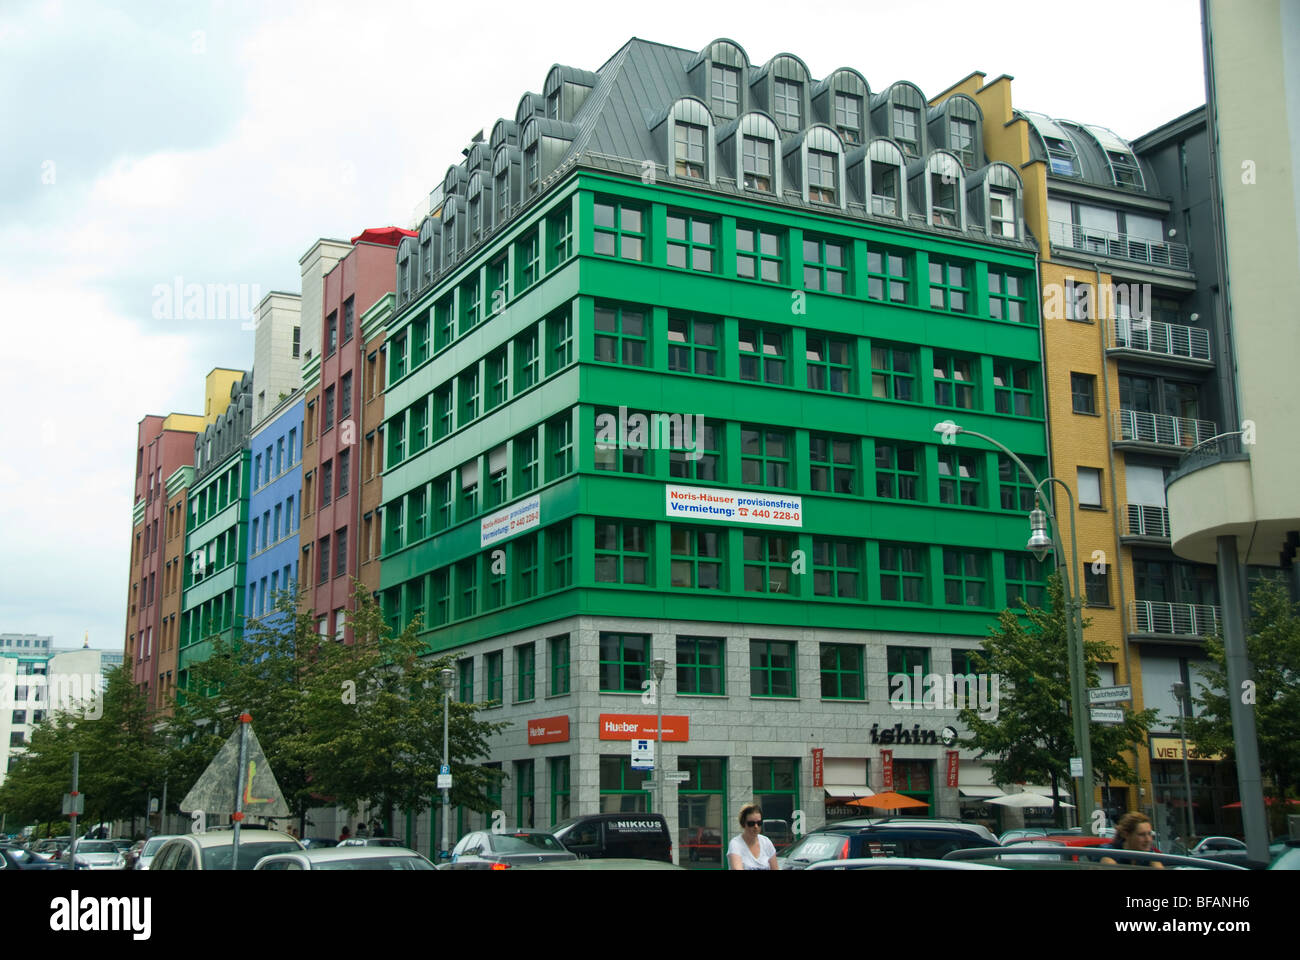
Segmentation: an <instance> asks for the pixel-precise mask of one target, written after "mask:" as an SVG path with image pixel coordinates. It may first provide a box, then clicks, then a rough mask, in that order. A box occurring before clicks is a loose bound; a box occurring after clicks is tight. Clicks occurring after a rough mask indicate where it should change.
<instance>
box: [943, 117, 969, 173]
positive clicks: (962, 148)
mask: <svg viewBox="0 0 1300 960" xmlns="http://www.w3.org/2000/svg"><path fill="white" fill-rule="evenodd" d="M948 146H949V147H950V148H951V150H952V152H953V153H955V154H957V157H958V159H960V160H961V165H962V166H963V167H965V168H966V169H967V170H974V169H975V121H973V120H960V119H957V118H956V117H954V118H952V119H951V120H949V121H948Z"/></svg>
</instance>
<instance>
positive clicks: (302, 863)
mask: <svg viewBox="0 0 1300 960" xmlns="http://www.w3.org/2000/svg"><path fill="white" fill-rule="evenodd" d="M253 869H254V870H435V869H437V868H436V867H434V865H433V864H432V863H431V862H430V861H429V860H427V859H425V858H424V857H422V856H421V855H420V854H418V853H416V852H415V851H414V850H408V849H406V848H405V847H390V846H387V845H381V846H354V847H344V846H337V847H318V848H316V849H315V850H300V851H298V852H297V853H277V854H274V855H272V856H269V857H263V858H262V859H261V860H259V861H258V862H257V866H255V867H253Z"/></svg>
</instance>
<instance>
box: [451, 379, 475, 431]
mask: <svg viewBox="0 0 1300 960" xmlns="http://www.w3.org/2000/svg"><path fill="white" fill-rule="evenodd" d="M478 388H479V377H478V365H477V364H475V365H474V366H472V367H470V368H469V369H468V370H465V371H464V372H462V373H461V375H460V376H459V377H457V378H456V399H457V403H458V406H459V407H460V423H459V426H462V427H463V426H465V424H467V423H470V422H471V421H473V420H474V419H476V418H477V417H478V414H479V405H478Z"/></svg>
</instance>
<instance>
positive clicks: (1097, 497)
mask: <svg viewBox="0 0 1300 960" xmlns="http://www.w3.org/2000/svg"><path fill="white" fill-rule="evenodd" d="M1078 469H1079V483H1078V489H1079V506H1081V507H1100V506H1101V505H1102V502H1101V471H1100V470H1099V469H1096V468H1095V467H1079V468H1078Z"/></svg>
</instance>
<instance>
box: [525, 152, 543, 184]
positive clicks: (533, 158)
mask: <svg viewBox="0 0 1300 960" xmlns="http://www.w3.org/2000/svg"><path fill="white" fill-rule="evenodd" d="M539 175H540V171H539V170H538V166H537V144H535V143H534V144H531V145H529V146H527V147H525V148H524V187H525V189H526V190H527V191H528V196H530V197H531V196H532V195H533V194H535V193H536V192H537V185H538V179H539Z"/></svg>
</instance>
